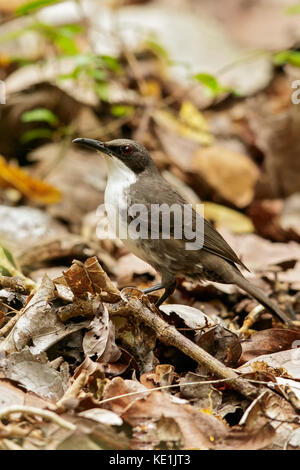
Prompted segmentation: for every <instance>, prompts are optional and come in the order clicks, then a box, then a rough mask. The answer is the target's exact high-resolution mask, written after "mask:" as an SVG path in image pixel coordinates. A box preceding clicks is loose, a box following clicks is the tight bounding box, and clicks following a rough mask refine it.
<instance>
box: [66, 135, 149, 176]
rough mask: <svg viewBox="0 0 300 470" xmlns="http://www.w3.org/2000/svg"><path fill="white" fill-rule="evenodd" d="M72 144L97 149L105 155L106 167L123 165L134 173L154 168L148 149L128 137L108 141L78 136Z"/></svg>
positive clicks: (121, 166) (120, 166)
mask: <svg viewBox="0 0 300 470" xmlns="http://www.w3.org/2000/svg"><path fill="white" fill-rule="evenodd" d="M73 143H74V144H81V145H84V146H85V147H89V148H91V149H94V150H98V151H99V152H101V153H102V154H104V155H105V156H106V160H107V163H108V168H109V169H110V168H114V169H116V168H117V167H119V168H123V166H124V165H125V167H126V168H127V169H129V170H131V171H132V172H133V173H135V174H136V175H138V174H140V173H142V172H143V171H145V170H146V169H148V168H149V169H151V168H156V167H155V165H154V163H153V160H152V158H151V157H150V154H149V152H148V150H147V149H146V148H145V147H143V145H141V144H139V143H138V142H135V141H134V140H130V139H115V140H111V141H110V142H101V141H100V140H94V139H85V138H78V139H75V140H73Z"/></svg>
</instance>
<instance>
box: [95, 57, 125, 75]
mask: <svg viewBox="0 0 300 470" xmlns="http://www.w3.org/2000/svg"><path fill="white" fill-rule="evenodd" d="M100 59H101V61H102V62H103V65H105V66H106V67H107V68H108V69H110V70H112V71H113V72H120V70H121V69H122V67H121V65H120V63H119V61H118V59H116V58H115V57H112V56H110V55H102V56H101V57H100Z"/></svg>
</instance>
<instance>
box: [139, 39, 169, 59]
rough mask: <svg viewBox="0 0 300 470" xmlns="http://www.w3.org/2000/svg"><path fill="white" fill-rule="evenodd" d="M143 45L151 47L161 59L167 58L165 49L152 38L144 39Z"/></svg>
mask: <svg viewBox="0 0 300 470" xmlns="http://www.w3.org/2000/svg"><path fill="white" fill-rule="evenodd" d="M145 46H147V47H149V49H151V50H152V51H153V52H154V53H155V54H156V55H157V56H159V57H162V58H163V59H168V58H169V55H168V53H167V51H166V49H165V48H164V47H163V46H162V45H161V44H159V43H158V42H156V41H155V40H154V39H150V38H149V39H147V40H146V41H145Z"/></svg>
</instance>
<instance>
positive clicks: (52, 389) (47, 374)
mask: <svg viewBox="0 0 300 470" xmlns="http://www.w3.org/2000/svg"><path fill="white" fill-rule="evenodd" d="M1 365H2V367H1ZM0 375H1V376H2V377H5V378H7V379H11V380H14V381H16V382H18V383H19V384H21V385H22V387H24V388H25V389H26V390H28V391H31V392H34V393H36V394H37V395H39V396H41V397H43V398H46V399H48V400H50V401H54V402H55V401H57V400H59V399H60V398H61V397H62V396H63V395H64V393H65V391H66V390H67V388H68V374H66V373H65V372H64V371H63V370H62V371H61V372H58V371H57V370H54V369H53V368H52V367H51V365H50V364H49V362H48V360H47V356H46V354H45V353H42V354H40V355H33V354H32V353H31V352H30V351H29V349H23V350H22V351H20V352H15V353H11V354H8V355H7V356H6V357H5V358H4V359H2V361H1V362H0Z"/></svg>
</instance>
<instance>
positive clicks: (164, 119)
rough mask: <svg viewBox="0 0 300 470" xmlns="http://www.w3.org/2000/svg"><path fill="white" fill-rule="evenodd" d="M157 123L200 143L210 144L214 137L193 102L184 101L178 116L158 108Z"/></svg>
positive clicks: (155, 118) (154, 117)
mask: <svg viewBox="0 0 300 470" xmlns="http://www.w3.org/2000/svg"><path fill="white" fill-rule="evenodd" d="M153 119H154V121H155V122H156V124H157V125H159V126H160V127H162V128H165V129H167V130H168V131H172V132H173V133H174V134H176V135H179V136H181V137H184V138H187V139H190V140H192V141H194V142H197V143H198V144H202V145H209V144H211V143H212V141H213V137H212V135H211V134H210V132H209V128H208V124H207V122H206V121H205V119H204V117H203V115H202V114H201V113H200V112H199V111H198V110H197V109H196V108H195V106H194V105H193V104H192V103H191V102H184V103H183V104H182V107H181V110H180V112H179V115H178V118H176V117H175V116H174V115H173V114H172V113H170V112H169V111H163V110H158V111H156V112H155V114H154V116H153Z"/></svg>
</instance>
